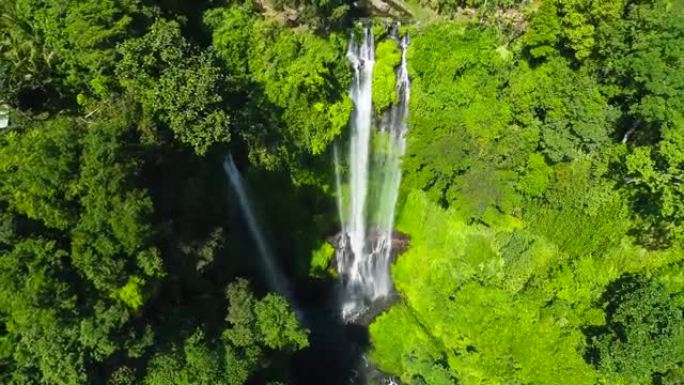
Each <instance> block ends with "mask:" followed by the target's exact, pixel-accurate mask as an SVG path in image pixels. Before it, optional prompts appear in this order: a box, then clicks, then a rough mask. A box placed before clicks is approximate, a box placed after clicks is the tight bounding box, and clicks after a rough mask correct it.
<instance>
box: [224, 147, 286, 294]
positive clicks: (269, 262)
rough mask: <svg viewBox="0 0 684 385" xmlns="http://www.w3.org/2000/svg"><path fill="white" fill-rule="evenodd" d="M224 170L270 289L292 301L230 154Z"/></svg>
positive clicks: (225, 161)
mask: <svg viewBox="0 0 684 385" xmlns="http://www.w3.org/2000/svg"><path fill="white" fill-rule="evenodd" d="M223 169H224V170H225V172H226V175H228V180H229V181H230V185H231V187H232V188H233V191H235V195H236V196H237V198H238V203H239V204H240V209H241V211H242V215H243V217H244V218H245V221H246V222H247V227H248V229H249V232H250V234H251V235H252V238H254V242H255V243H256V246H257V251H258V254H259V258H260V262H261V265H262V267H263V270H264V273H265V275H266V277H265V278H266V283H267V284H268V285H269V289H270V290H271V291H274V292H276V293H278V294H280V295H282V296H283V297H285V298H287V299H288V300H290V301H291V300H292V296H291V295H290V291H289V289H288V287H287V281H286V280H285V276H284V275H283V273H282V272H281V271H280V268H279V267H278V265H277V262H276V260H275V258H274V256H273V253H272V252H271V248H270V247H269V245H268V242H266V238H265V237H264V234H263V233H262V232H261V228H260V227H259V224H258V223H257V220H256V217H255V215H254V209H253V208H252V203H251V201H250V199H249V196H248V195H247V191H246V189H245V184H244V181H243V180H242V175H240V171H239V170H238V169H237V167H236V166H235V162H234V161H233V157H232V156H231V155H230V154H229V155H228V156H227V157H226V159H225V160H224V162H223Z"/></svg>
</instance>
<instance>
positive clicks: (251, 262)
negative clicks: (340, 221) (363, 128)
mask: <svg viewBox="0 0 684 385" xmlns="http://www.w3.org/2000/svg"><path fill="white" fill-rule="evenodd" d="M390 5H391V7H392V9H393V11H392V12H400V11H397V10H400V9H408V10H410V11H411V12H413V13H415V14H412V15H409V14H404V15H402V17H403V18H404V19H405V20H403V21H404V23H403V24H402V28H401V29H400V30H399V34H403V33H409V34H410V37H411V43H410V47H409V50H408V53H407V55H408V65H409V73H410V77H411V81H412V87H411V91H412V93H411V97H410V118H409V120H408V125H409V134H408V148H407V152H406V155H405V157H404V158H403V161H402V162H403V163H402V167H403V179H402V185H401V197H400V204H399V207H398V209H397V212H398V213H399V215H398V218H397V230H399V231H401V232H403V233H406V234H408V235H409V237H410V245H409V247H408V248H407V250H406V252H405V253H404V254H403V255H401V256H399V257H398V259H397V260H396V262H395V263H394V265H393V267H392V276H393V279H394V283H395V287H396V289H397V291H398V294H399V299H398V301H397V302H396V303H394V304H393V305H392V306H391V307H390V308H389V309H388V310H387V311H385V312H384V313H382V314H381V315H380V316H378V317H377V318H376V319H375V321H374V322H373V323H372V324H371V326H370V352H369V357H370V358H371V360H372V362H373V363H374V364H375V365H377V367H378V368H380V369H381V370H383V371H385V372H387V373H389V374H391V375H396V376H398V377H399V378H401V380H402V381H403V383H406V384H430V385H440V384H558V383H572V384H587V385H593V384H624V385H632V384H653V385H665V384H667V385H675V384H681V383H684V252H683V251H682V250H684V203H683V202H684V185H683V183H682V182H683V179H684V1H681V0H639V1H624V0H609V1H598V0H539V1H518V0H489V1H487V0H457V1H418V0H416V1H408V2H407V4H404V3H403V2H401V1H399V2H396V3H394V2H392V4H390ZM374 6H375V7H377V4H376V5H373V4H368V3H363V2H361V3H352V2H348V1H337V0H335V1H322V0H317V1H299V0H277V1H256V2H251V1H240V2H220V1H207V2H201V4H199V3H192V2H184V1H171V0H169V1H166V0H160V1H142V0H105V1H102V0H79V1H77V0H59V1H57V0H49V1H45V0H5V1H2V2H0V109H2V110H3V111H4V109H5V105H6V106H7V107H8V108H9V110H10V125H9V127H2V128H0V383H2V384H11V385H24V384H26V385H28V384H56V385H77V384H78V385H80V384H95V385H105V384H106V385H132V384H147V385H169V384H176V385H191V384H193V385H194V384H207V385H210V384H211V385H213V384H229V385H239V384H248V383H249V384H268V383H272V384H275V383H292V378H293V375H292V373H291V367H290V365H291V364H292V361H293V356H295V358H296V357H297V356H296V355H297V354H298V353H297V352H298V351H301V350H305V349H309V344H310V342H309V334H310V332H309V331H308V330H307V329H304V328H303V327H302V326H301V325H300V323H299V321H300V320H299V319H298V317H299V316H301V314H300V312H299V311H297V312H295V311H294V310H293V308H292V305H291V304H289V303H288V301H287V300H286V299H285V298H284V297H282V296H280V295H278V294H276V293H269V292H268V291H267V290H266V289H265V288H266V287H267V285H266V284H265V282H264V279H263V277H262V275H261V274H259V263H258V262H257V260H258V258H256V257H255V255H256V250H255V248H254V247H253V246H254V245H253V243H252V241H251V238H250V237H249V235H248V234H247V231H246V230H245V226H244V223H243V222H241V220H242V218H241V217H240V215H239V214H238V211H237V206H238V204H237V202H236V200H235V199H234V198H235V197H234V196H233V194H231V193H230V191H229V186H228V183H227V182H226V180H225V175H224V172H223V169H222V166H221V164H222V161H223V159H224V157H225V156H226V154H227V153H229V152H230V153H232V154H233V155H234V158H235V159H236V162H237V163H238V164H239V167H240V169H241V170H242V171H245V172H244V175H245V180H246V182H247V184H249V185H250V186H249V187H251V188H252V189H251V190H250V191H249V192H250V196H251V197H252V198H254V201H255V202H257V204H255V206H256V207H257V210H256V211H257V216H258V217H259V218H258V219H259V220H260V221H261V222H262V223H263V224H264V229H265V233H266V235H267V238H269V240H271V241H274V242H273V244H274V251H275V254H278V255H280V256H281V259H280V260H279V261H278V263H279V264H281V265H283V266H284V267H285V270H286V272H287V273H289V276H291V277H292V278H293V280H294V281H296V282H293V285H292V286H297V288H298V289H299V290H300V291H306V290H307V289H309V288H310V287H313V288H314V289H313V290H310V291H309V292H306V293H305V294H304V297H307V298H308V297H315V296H322V295H323V294H321V293H318V292H317V290H319V289H320V288H321V287H322V286H321V285H323V284H322V283H321V282H323V281H325V280H329V279H331V276H334V275H335V274H334V273H333V272H331V271H330V266H332V265H334V260H333V258H334V252H335V250H334V248H333V247H332V246H331V245H330V244H328V243H326V242H323V240H324V239H325V237H326V236H330V235H333V234H334V233H335V232H337V231H338V230H339V229H338V228H336V224H335V221H336V220H337V218H336V215H337V213H336V211H335V209H334V197H333V193H332V190H334V189H333V188H332V185H333V181H334V174H333V169H332V167H331V164H330V163H331V161H330V160H331V152H332V144H333V143H334V142H336V141H338V142H340V144H342V143H341V142H344V141H345V140H346V134H345V131H346V126H347V123H348V119H349V116H350V114H351V112H352V103H351V100H350V98H349V96H348V89H349V83H350V81H351V74H352V71H351V68H350V66H349V65H348V62H347V58H346V57H345V54H346V50H347V48H348V43H349V42H348V36H349V34H350V33H353V32H354V31H356V32H358V29H357V27H358V26H353V25H352V24H351V23H349V21H350V18H351V16H363V15H364V12H366V11H367V10H368V9H371V8H373V7H374ZM413 21H415V23H413ZM391 25H392V23H388V22H386V21H377V22H374V24H373V26H374V29H375V30H376V38H377V39H378V40H377V42H376V61H375V67H374V69H375V71H374V77H373V103H374V108H375V112H376V116H378V117H379V116H380V114H381V113H382V112H383V111H385V110H386V109H387V108H389V107H391V106H392V105H393V104H394V103H396V102H397V95H396V88H395V82H396V69H397V65H398V64H399V62H400V60H401V51H400V49H399V47H398V45H397V43H396V41H394V40H392V39H390V38H389V35H388V33H387V31H388V30H389V28H391ZM373 140H374V143H373V147H374V149H375V150H376V151H379V150H381V149H382V148H383V143H384V141H385V140H386V137H384V136H383V135H374V136H373ZM340 148H341V147H340ZM342 167H344V165H343V166H342ZM343 171H344V170H343ZM371 183H377V182H376V181H371ZM342 188H343V189H344V188H345V186H343V187H342ZM259 208H261V210H259ZM371 219H372V218H371ZM331 273H332V274H331ZM309 275H311V276H313V278H309V277H308V276H309ZM240 276H247V277H249V281H248V280H245V279H241V278H238V277H240ZM328 282H330V281H328ZM332 284H334V283H332ZM307 285H311V286H307ZM302 288H304V290H302ZM299 294H300V295H301V293H299ZM288 299H292V298H288ZM298 310H301V309H298ZM316 317H319V316H318V315H316V316H315V317H313V318H316ZM319 318H320V317H319ZM323 318H325V317H323ZM326 319H327V318H326ZM324 331H325V332H326V333H327V332H328V330H327V329H325V330H324ZM321 334H325V333H321ZM311 336H312V341H315V340H316V339H315V338H314V337H315V336H316V333H315V332H311ZM346 337H347V336H344V337H343V338H346ZM332 340H334V338H333V339H332ZM329 352H330V351H328V350H325V353H326V354H328V353H329ZM347 353H348V352H345V354H347ZM352 353H354V354H356V353H357V352H352ZM314 354H315V353H314ZM334 359H335V357H333V360H334ZM331 381H332V380H331Z"/></svg>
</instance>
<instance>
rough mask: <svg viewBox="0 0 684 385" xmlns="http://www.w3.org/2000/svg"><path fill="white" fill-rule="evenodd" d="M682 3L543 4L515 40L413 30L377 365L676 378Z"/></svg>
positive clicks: (481, 377) (408, 377)
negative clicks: (394, 295) (393, 298)
mask: <svg viewBox="0 0 684 385" xmlns="http://www.w3.org/2000/svg"><path fill="white" fill-rule="evenodd" d="M681 7H682V2H676V1H674V2H670V1H653V2H638V3H631V4H626V3H625V2H621V1H618V2H609V4H606V3H605V2H600V3H598V2H591V1H564V0H556V1H554V0H551V1H543V2H541V4H538V6H537V7H536V8H535V9H534V10H531V11H530V16H531V20H530V21H529V26H528V30H527V31H526V33H525V34H524V35H523V36H521V37H520V38H519V39H517V40H513V41H506V40H502V35H501V34H497V31H496V29H495V28H492V27H487V26H478V25H472V24H471V25H468V24H467V23H463V22H436V23H434V24H432V25H428V26H425V27H423V28H421V29H414V30H413V31H412V45H411V49H410V50H409V67H410V70H411V75H412V80H413V84H412V95H411V117H410V119H409V126H410V132H409V148H408V153H407V156H406V157H405V159H404V175H405V179H404V183H403V185H402V188H403V190H404V192H405V195H406V198H405V202H404V204H403V209H402V211H401V213H400V215H399V223H398V229H399V230H401V231H404V232H406V233H408V234H409V235H410V236H411V247H410V248H409V250H408V251H407V252H406V253H405V254H403V255H401V256H400V257H399V259H398V262H397V263H396V264H395V266H394V267H393V270H392V273H393V278H394V282H395V285H396V288H397V290H398V291H399V292H400V293H401V295H402V298H403V301H401V303H400V304H398V305H395V306H394V307H393V308H391V309H390V310H389V311H388V312H387V313H385V314H383V315H381V316H380V317H379V318H377V319H376V321H375V322H374V323H373V324H372V325H371V328H370V331H371V336H372V341H373V351H372V357H373V358H374V360H375V362H376V363H377V364H378V365H379V366H380V368H382V369H384V370H386V371H388V372H390V373H395V374H397V375H398V376H400V377H401V379H402V380H403V381H405V382H406V383H411V384H456V383H459V384H483V383H516V384H517V383H521V384H523V383H524V384H557V383H559V381H560V383H566V382H567V383H573V384H596V383H600V384H651V383H652V384H677V383H680V382H681V381H682V370H684V351H682V349H681V346H682V330H683V328H684V322H683V319H682V316H683V315H684V306H683V305H684V303H682V302H681V298H682V295H683V294H684V291H683V287H682V278H681V272H682V266H684V265H682V261H683V260H684V254H682V246H683V244H682V243H681V240H680V239H679V238H680V235H681V231H680V230H677V228H678V227H679V226H680V220H679V219H678V218H677V215H678V214H675V213H680V212H682V211H681V209H679V208H678V207H679V205H680V204H681V201H682V200H681V196H680V195H679V194H680V192H679V190H678V189H679V188H680V183H678V182H675V181H679V180H680V178H682V177H683V176H684V168H683V167H682V164H681V162H680V157H681V154H682V149H683V148H684V147H683V146H682V145H681V143H679V142H678V140H679V139H678V138H680V137H681V135H682V134H683V133H684V125H682V120H681V116H680V115H681V112H682V111H684V108H682V106H681V102H682V100H684V98H682V94H681V93H682V91H684V84H682V83H681V82H680V81H679V79H681V69H682V66H683V65H684V61H683V60H684V51H682V47H683V45H682V42H684V33H683V32H684V31H683V30H682V25H684V24H683V23H682V22H683V21H684V19H682V17H684V12H682V8H681ZM656 78H657V79H658V80H656ZM656 83H657V86H656ZM659 181H662V182H664V184H659ZM666 185H667V187H666ZM560 379H564V380H560ZM566 380H567V381H566Z"/></svg>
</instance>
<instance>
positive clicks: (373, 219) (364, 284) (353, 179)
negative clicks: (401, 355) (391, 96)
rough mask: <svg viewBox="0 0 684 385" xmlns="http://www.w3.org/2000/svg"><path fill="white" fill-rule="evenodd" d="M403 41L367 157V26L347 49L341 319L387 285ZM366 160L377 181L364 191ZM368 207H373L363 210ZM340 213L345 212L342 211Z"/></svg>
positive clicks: (400, 145) (402, 127)
mask: <svg viewBox="0 0 684 385" xmlns="http://www.w3.org/2000/svg"><path fill="white" fill-rule="evenodd" d="M407 47H408V37H405V38H403V39H402V41H401V49H402V59H401V66H400V68H399V70H398V72H397V95H398V103H397V104H396V105H394V106H392V108H391V109H390V111H388V112H387V114H388V116H387V118H386V119H385V124H383V125H382V127H381V130H382V131H383V133H382V134H380V135H383V137H381V138H380V139H381V141H382V142H381V143H382V145H381V146H380V148H379V154H373V156H372V157H371V152H370V148H371V127H372V118H373V105H372V87H371V83H372V78H373V64H374V62H375V50H374V40H373V34H372V32H371V29H370V28H366V29H365V30H364V35H363V40H362V41H361V43H360V44H358V43H357V42H356V41H355V40H354V38H353V37H352V41H351V43H350V46H349V52H348V54H347V56H348V58H349V60H350V62H351V64H352V66H353V69H354V78H353V82H352V88H351V91H350V94H351V98H352V101H353V103H354V111H353V115H352V119H351V122H350V129H351V137H350V152H349V194H348V195H349V196H348V204H347V210H346V211H345V210H344V209H343V208H342V209H340V213H341V215H340V221H341V222H342V236H340V237H339V241H338V255H337V269H338V272H339V273H340V275H341V276H342V279H343V286H344V298H343V305H342V317H343V319H345V320H346V321H353V320H354V319H355V318H357V317H358V316H359V315H361V314H363V313H364V312H365V310H366V309H367V307H368V306H369V305H370V303H372V302H373V301H375V300H377V299H380V298H383V297H386V296H387V295H389V294H390V292H391V290H392V282H391V279H390V276H389V263H390V259H391V251H392V250H391V248H392V233H393V226H394V207H395V204H396V201H397V196H398V191H399V183H400V181H401V164H400V161H401V157H402V155H403V154H404V149H405V147H406V138H405V136H406V132H407V129H408V127H407V125H406V118H407V116H408V97H409V91H410V87H409V85H410V84H409V78H408V71H407V68H406V49H407ZM334 155H335V157H334V160H335V176H336V184H337V190H338V205H340V206H342V204H343V200H342V199H341V198H339V197H340V196H341V191H340V189H341V187H340V181H339V180H340V177H339V164H338V163H339V160H338V156H337V150H336V149H335V153H334ZM371 160H372V161H373V165H374V167H373V170H374V172H373V175H372V177H373V178H374V181H379V184H376V183H374V184H372V185H373V186H375V188H376V189H377V190H378V191H377V192H375V194H369V186H370V185H371V184H370V183H369V174H370V171H369V169H370V163H371ZM376 173H377V175H375V174H376ZM370 200H372V201H370ZM376 200H377V202H376ZM369 207H370V208H372V210H374V212H371V213H368V212H367V208H369ZM343 213H344V214H347V215H345V216H344V217H343V216H342V214H343ZM369 219H370V220H369Z"/></svg>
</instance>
